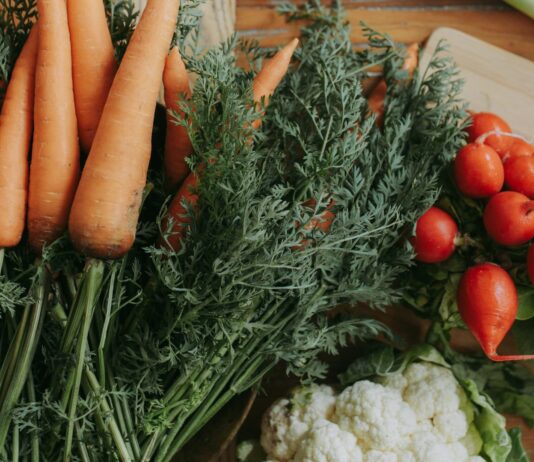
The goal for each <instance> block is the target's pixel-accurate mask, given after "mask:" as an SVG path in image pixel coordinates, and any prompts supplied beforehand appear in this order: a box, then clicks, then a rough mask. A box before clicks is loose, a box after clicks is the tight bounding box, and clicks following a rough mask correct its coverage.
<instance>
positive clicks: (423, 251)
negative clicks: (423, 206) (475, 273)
mask: <svg viewBox="0 0 534 462" xmlns="http://www.w3.org/2000/svg"><path fill="white" fill-rule="evenodd" d="M457 235H458V226H457V225H456V222H455V221H454V220H453V219H452V218H451V216H450V215H449V214H448V213H446V212H444V211H443V210H441V209H438V208H437V207H432V208H430V209H429V210H428V211H427V212H425V213H424V214H423V216H422V217H421V218H419V220H417V225H416V227H415V237H414V238H413V239H412V245H413V246H414V248H415V253H416V259H417V260H419V261H422V262H424V263H439V262H442V261H445V260H447V259H448V258H449V257H450V256H451V255H452V254H453V253H454V248H455V239H456V236H457Z"/></svg>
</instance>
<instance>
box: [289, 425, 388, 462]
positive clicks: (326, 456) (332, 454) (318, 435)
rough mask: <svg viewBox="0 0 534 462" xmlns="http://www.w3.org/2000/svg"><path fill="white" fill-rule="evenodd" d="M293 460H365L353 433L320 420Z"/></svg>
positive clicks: (314, 461) (321, 461) (308, 434)
mask: <svg viewBox="0 0 534 462" xmlns="http://www.w3.org/2000/svg"><path fill="white" fill-rule="evenodd" d="M292 462H363V458H362V452H361V450H360V448H359V447H358V444H357V441H356V438H355V436H354V435H353V434H352V433H349V432H346V431H343V430H341V428H339V427H338V426H337V425H336V424H334V423H332V422H329V421H327V420H319V421H318V422H317V423H316V424H315V425H314V426H313V428H312V429H311V430H310V431H309V432H308V433H307V435H306V436H305V437H304V438H303V439H302V440H301V444H300V448H299V449H298V451H297V453H296V455H295V458H294V459H293V460H292ZM377 462H378V459H377ZM388 462H389V461H388ZM395 462H396V461H395Z"/></svg>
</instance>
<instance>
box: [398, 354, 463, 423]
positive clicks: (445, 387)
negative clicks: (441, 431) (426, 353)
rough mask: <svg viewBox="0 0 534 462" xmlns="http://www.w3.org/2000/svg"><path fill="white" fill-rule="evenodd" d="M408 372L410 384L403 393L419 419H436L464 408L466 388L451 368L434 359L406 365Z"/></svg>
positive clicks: (407, 377) (406, 372)
mask: <svg viewBox="0 0 534 462" xmlns="http://www.w3.org/2000/svg"><path fill="white" fill-rule="evenodd" d="M404 376H405V377H406V379H407V380H408V386H407V387H406V389H405V390H404V394H403V396H404V399H405V401H406V402H407V403H408V404H409V405H410V406H411V408H412V409H413V410H414V411H415V413H416V415H417V420H423V419H432V418H433V417H434V416H435V415H437V414H448V413H451V412H454V411H456V410H458V409H459V408H460V401H461V399H460V398H461V393H462V391H463V390H462V389H461V386H460V384H459V383H458V382H457V381H456V378H455V377H454V374H453V373H452V372H451V371H450V370H448V369H446V368H444V367H440V366H436V365H433V364H430V363H413V364H410V365H409V366H408V367H407V368H406V371H405V373H404Z"/></svg>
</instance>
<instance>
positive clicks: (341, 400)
mask: <svg viewBox="0 0 534 462" xmlns="http://www.w3.org/2000/svg"><path fill="white" fill-rule="evenodd" d="M334 420H335V421H336V422H337V423H338V425H339V426H340V427H341V428H342V429H343V430H346V431H350V432H351V433H353V434H354V435H355V436H356V438H358V440H360V446H362V447H363V448H365V449H373V448H377V449H380V450H382V451H388V450H395V449H396V448H398V447H400V446H401V445H402V444H403V440H405V439H406V438H407V437H408V435H410V434H411V433H413V432H414V431H415V429H416V426H417V420H416V416H415V413H414V411H413V410H412V409H411V408H410V406H409V405H408V404H407V403H405V402H404V401H403V400H402V396H401V394H400V393H399V391H398V390H395V389H390V388H387V387H384V386H383V385H380V384H379V383H374V382H370V381H368V380H363V381H361V382H356V383H355V384H354V385H353V386H351V387H348V388H346V389H345V390H344V391H343V392H342V393H341V394H340V395H339V396H338V398H337V401H336V412H335V416H334Z"/></svg>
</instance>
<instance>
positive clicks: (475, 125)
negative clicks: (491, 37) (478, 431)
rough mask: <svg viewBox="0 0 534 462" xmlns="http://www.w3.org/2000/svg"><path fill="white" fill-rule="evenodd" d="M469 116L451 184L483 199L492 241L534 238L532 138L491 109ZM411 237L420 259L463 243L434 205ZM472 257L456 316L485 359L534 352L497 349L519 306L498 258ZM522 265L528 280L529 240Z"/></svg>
mask: <svg viewBox="0 0 534 462" xmlns="http://www.w3.org/2000/svg"><path fill="white" fill-rule="evenodd" d="M470 122H471V123H470V126H469V127H468V128H467V133H468V144H467V145H466V146H464V147H463V148H462V149H461V150H460V151H459V152H458V154H457V156H456V158H455V160H454V163H453V176H454V184H455V187H456V188H457V190H458V191H460V193H461V194H462V195H463V196H464V197H465V198H467V199H468V200H473V199H476V200H479V201H484V202H483V207H484V211H483V224H484V229H485V233H486V234H487V236H489V237H490V238H491V239H492V240H493V241H494V242H495V243H496V244H498V245H499V246H505V247H510V248H515V247H517V246H522V245H525V244H527V243H528V242H529V241H531V240H532V239H533V238H534V213H532V212H534V200H532V199H534V145H532V144H530V143H529V142H528V141H527V140H525V139H524V138H523V137H521V136H519V135H516V134H514V133H512V130H511V128H510V126H509V125H508V124H507V123H506V122H505V121H504V120H503V119H501V118H500V117H499V116H497V115H495V114H491V113H483V112H482V113H477V114H473V115H472V117H471V121H470ZM466 237H467V240H468V241H469V237H468V236H466ZM411 243H412V245H413V246H414V250H415V253H416V259H417V260H419V261H421V262H423V263H441V262H445V261H446V260H448V259H449V258H450V257H451V256H452V255H453V253H454V252H455V250H456V249H457V248H458V246H462V245H468V244H464V239H463V238H462V236H460V234H459V231H458V225H457V223H456V221H455V220H454V219H453V217H452V216H451V215H450V214H448V213H447V212H445V211H444V210H441V209H440V208H437V207H432V208H431V209H429V210H428V211H427V212H426V213H425V214H424V215H423V216H422V217H421V218H420V219H419V220H418V222H417V224H416V228H415V236H414V237H413V238H412V239H411ZM475 263H477V264H476V265H474V266H471V267H470V268H468V269H467V271H465V273H464V274H463V276H462V278H461V280H460V283H459V287H458V291H457V305H458V311H459V313H460V315H461V317H462V319H463V321H464V322H465V324H466V325H467V327H468V328H469V329H470V330H471V332H472V333H473V335H474V336H475V338H476V339H477V340H478V342H479V343H480V345H481V347H482V349H483V351H484V353H485V354H486V355H487V356H488V358H490V359H491V360H493V361H512V360H522V359H534V355H507V356H501V355H499V354H497V348H498V346H499V345H500V343H501V342H502V340H503V339H504V337H505V336H506V334H507V333H508V332H509V330H510V329H511V327H512V325H513V323H514V320H515V318H516V315H517V312H518V293H517V288H516V285H515V283H514V281H513V280H512V278H511V277H510V275H509V273H508V272H507V271H506V270H505V269H503V268H502V267H501V266H499V265H497V264H494V263H492V262H482V263H481V262H479V261H476V262H475ZM527 267H528V275H529V278H530V281H531V283H532V284H534V244H533V245H532V246H531V247H530V249H529V251H528V262H527Z"/></svg>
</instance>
